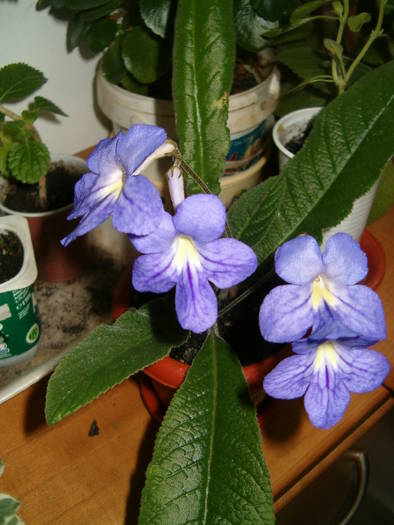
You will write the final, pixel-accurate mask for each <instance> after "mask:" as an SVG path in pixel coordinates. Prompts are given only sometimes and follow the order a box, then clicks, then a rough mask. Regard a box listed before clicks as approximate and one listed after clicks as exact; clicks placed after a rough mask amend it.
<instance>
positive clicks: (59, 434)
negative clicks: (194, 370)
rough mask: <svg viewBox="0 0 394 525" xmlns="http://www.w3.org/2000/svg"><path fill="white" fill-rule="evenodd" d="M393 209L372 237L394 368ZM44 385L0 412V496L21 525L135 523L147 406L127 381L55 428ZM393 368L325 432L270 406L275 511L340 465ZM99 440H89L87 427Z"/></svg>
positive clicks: (150, 436) (384, 399) (392, 381)
mask: <svg viewBox="0 0 394 525" xmlns="http://www.w3.org/2000/svg"><path fill="white" fill-rule="evenodd" d="M393 226H394V209H392V210H391V212H390V213H389V214H388V215H386V216H385V217H384V218H383V219H380V220H379V221H377V222H376V223H375V224H373V225H372V226H371V227H370V228H369V229H370V231H371V232H372V233H373V234H374V235H375V236H376V238H377V239H378V240H379V241H380V242H381V243H382V245H383V246H384V249H385V252H386V258H387V270H386V276H385V279H384V281H383V283H382V285H381V286H380V289H379V294H380V296H381V298H382V301H383V304H384V306H385V311H386V317H387V325H388V340H387V341H385V342H383V343H380V344H379V345H377V348H379V350H380V351H382V352H383V353H385V355H386V356H387V357H388V358H389V359H390V361H391V363H392V364H393V365H394V343H393V341H394V320H393V312H394V288H393V285H394V268H393V265H392V261H393V255H394V236H393ZM45 388H46V381H45V380H44V381H41V382H40V383H38V384H36V385H34V386H32V387H31V388H29V389H28V390H26V391H24V392H22V393H21V394H19V395H18V396H16V397H14V398H13V399H10V400H9V401H7V402H6V403H4V404H3V405H1V406H0V457H2V458H3V460H4V462H5V467H6V468H5V472H4V474H3V477H2V478H1V479H0V492H9V493H10V494H12V495H13V496H15V497H16V498H18V499H20V500H21V501H22V506H21V511H20V515H21V517H22V518H23V519H24V520H25V522H26V524H27V525H46V524H49V523H53V524H56V525H62V524H67V525H79V524H82V523H86V524H89V525H95V524H97V525H112V524H113V525H119V524H122V523H129V524H135V523H137V516H138V507H139V498H140V492H141V489H142V486H143V483H144V473H145V469H146V467H147V464H148V462H149V460H150V457H151V454H152V448H153V441H154V436H155V432H156V430H157V425H156V423H154V422H153V421H152V419H151V417H150V416H149V414H148V413H147V411H146V410H145V408H144V405H143V403H142V401H141V399H140V396H139V391H138V385H137V383H136V382H135V381H133V380H128V381H125V382H124V383H122V384H121V385H119V386H118V387H116V388H114V389H113V390H111V391H110V392H108V393H107V394H105V395H104V396H102V397H101V398H99V399H98V400H96V401H95V402H93V403H92V404H91V405H89V406H88V407H86V408H84V409H82V410H80V411H79V412H77V413H76V414H74V415H73V416H71V417H69V418H68V419H66V420H64V421H63V422H61V423H59V424H58V425H56V426H54V427H48V426H47V425H46V424H45V420H44V397H45ZM393 390H394V367H393V369H392V371H391V373H390V375H389V377H388V378H387V381H386V383H385V385H384V386H382V387H380V388H378V389H377V390H375V391H374V392H372V393H370V394H367V395H353V396H352V400H351V403H350V407H349V408H348V410H347V412H346V415H345V417H344V419H343V421H342V422H341V423H340V424H338V425H337V426H335V427H334V428H332V429H331V430H327V431H322V430H317V429H315V428H314V427H312V425H311V424H310V423H309V421H308V419H307V417H306V415H305V412H304V411H303V408H302V401H301V400H295V401H287V402H283V401H277V400H272V399H269V400H267V402H266V406H265V408H264V429H263V449H264V453H265V456H266V459H267V463H268V466H269V469H270V472H271V480H272V488H273V493H274V497H275V507H276V509H277V510H279V509H280V508H282V507H283V506H284V505H285V504H286V503H287V502H288V501H289V500H290V499H291V498H293V497H294V496H295V495H296V494H297V493H298V492H299V491H300V490H301V489H302V488H303V487H305V486H306V485H307V484H308V483H310V482H311V481H312V480H313V479H314V478H315V477H316V476H317V475H318V474H319V473H320V472H322V471H323V470H324V469H325V468H326V467H327V466H328V465H330V464H331V463H332V462H333V461H334V460H335V459H337V458H338V457H339V456H340V455H341V454H342V453H343V452H344V451H345V450H346V449H347V448H348V447H350V446H351V445H352V443H353V442H354V441H355V440H356V439H358V438H359V437H360V436H361V435H362V434H363V433H364V432H365V431H366V430H367V429H368V428H370V427H371V426H372V425H374V424H375V423H376V421H377V420H378V419H379V418H380V417H382V416H383V414H385V413H386V412H387V411H388V410H389V409H390V408H391V407H392V406H393V397H392V391H393ZM94 419H95V420H96V421H97V424H98V427H99V429H100V433H99V435H98V436H93V437H89V436H88V432H89V429H90V426H91V423H92V421H93V420H94Z"/></svg>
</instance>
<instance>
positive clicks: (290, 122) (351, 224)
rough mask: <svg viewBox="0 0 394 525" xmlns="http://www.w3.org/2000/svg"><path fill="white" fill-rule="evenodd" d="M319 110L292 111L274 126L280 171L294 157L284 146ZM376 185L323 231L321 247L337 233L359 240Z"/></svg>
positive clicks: (274, 139)
mask: <svg viewBox="0 0 394 525" xmlns="http://www.w3.org/2000/svg"><path fill="white" fill-rule="evenodd" d="M321 109H322V108H321V107H315V108H305V109H300V110H298V111H293V112H292V113H289V114H288V115H285V116H284V117H282V118H281V119H280V120H278V122H277V123H276V124H275V126H274V128H273V130H272V138H273V141H274V144H275V145H276V146H277V148H278V150H279V166H280V168H281V169H282V168H283V167H284V166H285V165H286V164H287V163H288V162H289V160H290V159H292V158H293V157H294V153H292V152H291V151H289V150H288V149H287V148H286V144H288V143H289V142H290V141H291V140H292V139H293V138H294V137H296V136H298V135H299V134H300V133H302V131H303V130H305V128H306V127H307V125H308V123H309V121H310V120H311V119H312V118H313V117H315V116H316V115H317V114H318V113H319V111H320V110H321ZM378 185H379V180H378V181H376V182H375V184H374V185H373V186H372V187H371V188H370V189H369V190H368V191H367V192H366V193H365V194H364V195H362V196H361V197H360V198H359V199H356V200H355V201H354V202H353V208H352V210H351V212H350V213H349V215H348V216H347V217H345V218H344V219H343V221H341V222H340V223H339V224H338V225H337V226H334V227H332V228H328V229H327V230H325V231H324V233H323V242H322V247H324V246H325V244H326V242H327V240H328V239H329V237H331V235H334V234H335V233H338V232H342V233H348V234H349V235H351V236H352V237H353V239H355V240H356V241H359V240H360V238H361V235H362V233H363V231H364V229H365V226H366V224H367V220H368V216H369V212H370V211H371V207H372V204H373V201H374V198H375V194H376V190H377V188H378Z"/></svg>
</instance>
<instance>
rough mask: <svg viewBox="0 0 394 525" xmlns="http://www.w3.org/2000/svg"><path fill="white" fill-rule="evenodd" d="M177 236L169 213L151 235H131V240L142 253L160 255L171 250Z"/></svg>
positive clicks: (165, 214)
mask: <svg viewBox="0 0 394 525" xmlns="http://www.w3.org/2000/svg"><path fill="white" fill-rule="evenodd" d="M175 235H176V231H175V228H174V225H173V223H172V217H171V215H170V214H169V213H167V212H164V214H163V218H162V220H161V222H160V224H159V227H158V228H157V230H155V231H154V232H153V233H151V234H149V235H142V236H137V235H129V239H130V241H131V242H132V244H133V245H134V247H135V248H136V250H138V251H139V252H140V253H160V252H166V251H168V250H170V249H171V244H172V243H173V242H174V239H175Z"/></svg>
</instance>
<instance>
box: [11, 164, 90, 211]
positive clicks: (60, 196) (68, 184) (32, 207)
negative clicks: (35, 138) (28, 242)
mask: <svg viewBox="0 0 394 525" xmlns="http://www.w3.org/2000/svg"><path fill="white" fill-rule="evenodd" d="M80 175H81V172H80V171H79V170H77V169H75V168H74V169H73V168H69V167H66V166H65V165H64V164H63V163H62V162H57V163H56V164H53V165H51V168H50V170H49V172H48V174H47V175H46V178H45V179H46V192H47V202H46V205H45V206H42V204H41V202H40V197H39V185H38V184H23V183H22V182H18V181H13V180H8V181H7V183H8V184H7V189H6V195H5V199H4V202H3V204H4V206H6V207H7V208H10V209H12V210H16V211H19V212H29V213H41V212H46V211H52V210H56V209H59V208H63V207H64V206H67V205H69V204H71V203H72V202H73V198H74V185H75V183H76V181H77V180H78V177H79V176H80Z"/></svg>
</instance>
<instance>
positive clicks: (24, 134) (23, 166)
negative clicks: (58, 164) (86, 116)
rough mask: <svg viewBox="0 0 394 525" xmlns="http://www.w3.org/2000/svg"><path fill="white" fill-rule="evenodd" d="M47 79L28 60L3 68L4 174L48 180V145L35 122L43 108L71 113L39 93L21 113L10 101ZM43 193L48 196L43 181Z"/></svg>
mask: <svg viewBox="0 0 394 525" xmlns="http://www.w3.org/2000/svg"><path fill="white" fill-rule="evenodd" d="M46 81H47V79H46V78H45V77H44V75H43V74H42V73H41V71H38V70H37V69H35V68H33V67H31V66H28V65H27V64H22V63H16V64H8V65H6V66H3V67H2V68H1V69H0V175H2V176H3V177H7V178H13V179H15V180H17V181H20V182H23V183H25V184H35V183H38V182H40V181H44V177H45V175H46V174H47V172H48V168H49V164H50V156H49V151H48V148H47V147H46V145H45V144H43V143H42V142H41V140H40V137H39V135H38V132H37V130H36V128H35V127H34V123H35V121H36V120H37V118H38V117H39V116H40V114H41V113H42V112H45V113H50V114H53V115H62V116H64V117H65V116H67V115H66V114H65V113H64V112H63V111H62V110H61V109H60V108H59V107H58V106H56V104H54V103H53V102H51V101H50V100H48V99H47V98H44V97H41V96H36V97H34V99H33V101H31V102H30V103H29V105H28V106H27V107H26V109H25V110H23V111H22V112H21V114H17V113H15V112H14V111H12V110H11V109H10V108H9V107H7V106H5V104H7V103H11V102H20V101H22V100H24V99H25V98H27V97H28V96H30V95H31V94H32V93H34V92H35V91H37V89H39V88H40V87H41V86H42V85H43V84H45V82H46ZM40 197H42V201H45V199H46V193H45V186H44V184H40Z"/></svg>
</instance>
